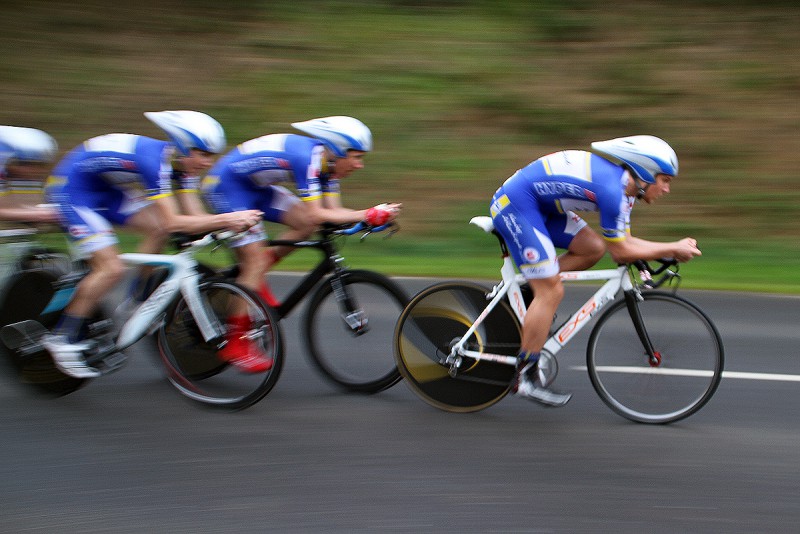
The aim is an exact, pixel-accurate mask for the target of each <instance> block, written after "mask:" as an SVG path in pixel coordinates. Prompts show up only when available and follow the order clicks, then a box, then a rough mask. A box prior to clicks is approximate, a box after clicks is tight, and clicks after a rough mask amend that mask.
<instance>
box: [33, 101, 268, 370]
mask: <svg viewBox="0 0 800 534" xmlns="http://www.w3.org/2000/svg"><path fill="white" fill-rule="evenodd" d="M145 116H146V117H147V118H148V119H149V120H150V121H152V122H154V123H155V124H156V125H157V126H158V127H160V128H161V129H162V130H164V132H166V134H167V135H168V136H169V138H170V139H171V142H166V141H160V140H158V139H152V138H149V137H144V136H140V135H133V134H119V133H118V134H107V135H101V136H99V137H94V138H92V139H89V140H88V141H85V142H84V143H83V144H82V145H80V146H78V147H77V148H75V149H73V150H72V151H71V152H70V153H69V154H67V155H66V156H65V157H64V159H63V160H61V162H60V163H59V164H58V165H57V166H56V168H55V170H54V171H53V175H52V176H51V177H50V179H49V180H48V186H47V195H48V198H49V199H51V200H52V201H53V202H55V203H56V204H57V205H58V208H59V212H60V219H61V224H62V226H63V228H64V229H65V231H66V232H67V234H68V235H69V237H70V238H71V239H72V241H73V242H74V244H75V245H76V246H77V249H78V251H79V253H80V254H81V255H82V256H84V257H86V258H87V259H88V264H89V269H90V272H89V274H88V275H87V276H86V277H85V278H83V280H81V282H80V283H79V284H78V286H77V289H76V292H75V294H74V296H73V297H72V300H71V301H70V303H69V304H68V305H67V307H66V308H65V312H64V314H63V316H62V318H61V319H60V321H59V323H58V324H57V325H56V327H55V328H54V331H53V333H52V335H48V336H46V337H45V339H44V340H43V344H44V346H45V348H47V350H48V351H49V352H50V354H51V355H52V357H53V360H54V362H55V364H56V366H57V367H58V368H59V369H60V370H61V371H63V372H64V373H65V374H67V375H70V376H74V377H78V378H88V377H93V376H97V375H99V374H100V372H99V371H98V370H97V369H95V368H93V367H91V366H89V365H88V364H87V363H86V358H85V355H86V353H87V351H90V350H92V348H93V347H94V343H93V342H92V341H91V340H87V339H85V338H86V336H87V332H86V329H87V327H86V324H87V318H88V317H90V316H91V314H92V312H93V311H94V310H95V309H96V307H97V305H98V303H99V300H100V298H101V296H102V295H104V294H105V293H106V292H108V291H110V290H111V289H112V288H113V287H114V286H115V285H116V284H117V283H118V282H119V281H120V279H121V278H122V277H123V275H124V272H125V269H124V265H123V264H122V261H121V260H120V259H119V257H118V254H119V250H118V246H117V243H118V241H117V237H116V235H115V233H114V231H113V229H112V224H118V225H122V226H125V227H126V228H129V229H131V230H134V231H136V232H138V233H140V234H142V235H143V239H142V241H141V242H140V243H139V250H140V251H141V252H149V253H158V252H160V250H161V248H162V247H163V245H164V243H165V241H166V239H167V237H168V235H169V234H170V233H172V232H186V233H200V232H205V231H209V230H215V229H222V228H229V229H232V230H234V231H244V230H246V229H247V228H249V227H250V226H253V225H254V224H256V223H257V222H258V221H259V220H260V218H261V213H260V212H259V211H256V210H247V211H241V212H236V213H224V214H219V215H209V214H204V215H193V214H183V213H180V212H179V210H178V207H177V202H176V200H175V197H174V195H173V192H172V189H171V178H172V175H173V173H174V172H176V171H177V172H178V173H179V174H181V175H182V176H184V177H185V178H186V179H187V180H191V179H192V177H195V176H197V175H198V174H200V173H202V172H204V171H206V170H208V169H209V168H210V167H211V165H212V164H213V162H214V158H215V154H219V153H221V152H222V151H223V150H224V149H225V132H224V131H223V129H222V126H221V125H220V124H219V123H218V122H217V121H216V120H214V119H213V118H211V117H209V116H208V115H206V114H204V113H200V112H197V111H185V110H182V111H160V112H148V113H145ZM233 363H235V364H238V363H239V362H238V361H233Z"/></svg>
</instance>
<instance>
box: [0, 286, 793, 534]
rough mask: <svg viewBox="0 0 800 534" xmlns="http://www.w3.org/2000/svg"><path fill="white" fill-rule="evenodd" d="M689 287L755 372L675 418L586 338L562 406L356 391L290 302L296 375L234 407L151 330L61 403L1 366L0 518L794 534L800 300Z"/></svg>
mask: <svg viewBox="0 0 800 534" xmlns="http://www.w3.org/2000/svg"><path fill="white" fill-rule="evenodd" d="M407 283H408V284H410V286H409V287H410V288H411V289H410V290H411V291H413V290H416V289H418V288H420V287H421V286H423V285H425V284H426V282H424V281H420V280H412V281H407ZM273 284H277V285H279V284H278V283H277V282H276V281H273ZM582 291H583V290H577V291H573V292H572V293H571V294H570V295H568V297H567V303H570V302H575V303H577V302H578V300H579V299H581V298H583V297H584V295H581V294H580V293H581V292H582ZM683 294H684V296H688V297H689V298H691V299H692V300H694V301H695V302H697V303H698V304H700V305H701V306H702V307H703V308H704V309H705V311H706V312H707V313H708V314H709V315H710V316H711V317H712V318H713V319H714V321H715V322H716V324H717V326H718V328H719V330H720V333H721V334H722V337H723V340H724V342H725V348H726V355H727V362H726V369H727V371H733V372H739V373H755V374H752V375H751V374H745V375H733V376H728V377H726V378H725V379H724V380H723V382H722V384H721V386H720V388H719V390H718V392H717V394H716V396H715V397H714V398H713V399H712V400H711V402H710V403H709V404H708V405H707V406H706V407H705V408H704V409H703V410H701V411H700V412H699V413H697V414H695V415H694V416H692V417H690V418H689V419H687V420H685V421H682V422H679V423H676V424H673V425H669V426H646V425H639V424H635V423H631V422H628V421H627V420H625V419H622V418H620V417H619V416H617V415H615V414H614V413H613V412H611V411H610V410H609V409H608V408H606V407H605V405H604V404H603V403H602V402H601V401H600V400H599V399H598V398H597V396H596V395H595V393H594V391H593V389H592V387H591V385H590V383H589V380H588V378H587V377H586V375H585V373H583V372H579V371H574V370H570V369H569V366H570V365H579V364H580V363H582V361H583V351H584V347H585V345H584V343H582V342H581V341H577V342H575V343H573V344H572V345H571V346H570V347H568V348H567V349H565V350H564V351H562V352H561V353H560V354H559V360H560V362H561V368H562V370H561V373H560V374H559V378H558V384H559V387H560V388H561V389H565V390H570V391H572V392H573V393H574V396H573V399H572V401H571V402H570V404H569V405H567V406H566V407H564V408H561V409H546V408H542V407H539V406H537V405H533V404H530V403H528V402H525V401H523V400H519V399H516V398H511V397H509V398H507V399H504V400H503V401H502V402H501V403H499V404H497V405H495V406H493V407H491V408H489V409H487V410H485V411H483V412H479V413H474V414H452V413H446V412H442V411H439V410H437V409H435V408H432V407H430V406H428V405H427V404H425V403H423V402H422V401H421V400H419V399H418V398H417V397H415V396H414V395H413V394H412V393H411V392H410V391H409V390H408V389H407V388H406V386H405V385H404V384H402V383H400V384H398V385H397V386H395V387H394V388H392V389H390V390H388V391H385V392H383V393H380V394H377V395H373V396H359V395H348V394H344V393H341V392H339V391H338V390H336V389H334V388H333V387H331V386H329V385H328V384H327V383H326V382H324V381H323V379H321V378H320V377H319V376H318V375H317V374H316V373H315V372H314V371H313V370H312V369H311V368H310V367H309V364H308V361H307V358H306V357H305V355H304V354H302V347H301V345H300V343H299V339H298V336H297V333H296V327H295V318H294V317H290V318H288V319H287V320H286V322H285V323H284V324H283V327H284V332H285V333H286V334H287V338H288V346H287V352H288V360H287V365H286V368H285V369H284V372H283V375H282V377H281V380H280V382H279V383H278V385H277V386H276V387H275V389H274V390H273V391H272V393H270V395H269V396H268V397H266V398H265V399H264V400H263V401H261V402H260V403H259V404H257V405H255V406H254V407H252V408H250V409H248V410H245V411H242V412H238V413H225V412H217V411H210V410H208V409H204V408H201V407H198V406H197V405H195V404H193V403H190V402H188V401H186V400H184V399H183V398H182V397H180V396H179V395H178V394H177V393H176V392H175V391H174V390H173V389H172V388H171V387H170V386H169V385H168V383H167V382H166V381H165V379H164V376H163V372H162V371H161V369H160V368H159V366H158V363H157V362H156V360H155V358H153V357H152V355H151V354H148V351H149V347H148V345H147V343H148V341H147V340H145V341H143V342H142V343H140V344H139V345H137V346H136V347H135V351H134V352H135V354H134V357H132V358H131V362H130V363H129V364H128V365H127V366H126V367H125V368H124V369H122V370H121V371H119V372H117V373H115V374H113V375H109V376H107V377H103V378H102V379H99V380H95V381H93V382H92V383H90V384H89V385H88V386H87V387H86V388H84V389H82V390H80V391H78V392H76V393H74V394H72V395H70V396H67V397H64V398H60V399H46V398H42V397H40V396H37V395H35V394H32V393H31V392H30V391H29V390H28V389H27V388H26V387H23V386H22V385H20V384H17V383H16V382H15V381H14V380H13V379H12V378H11V377H10V376H9V373H7V372H5V373H3V376H2V377H0V446H1V447H2V449H1V450H2V453H1V454H0V532H9V533H12V532H13V533H17V532H137V533H138V532H156V531H158V532H266V531H274V532H310V531H325V532H383V531H391V532H412V531H413V532H442V531H450V532H570V533H575V532H637V533H638V532H645V531H648V532H785V531H793V530H794V529H796V528H797V525H798V524H800V504H798V500H799V499H800V445H799V443H800V432H799V431H798V426H799V425H798V420H799V419H800V416H798V414H800V383H798V381H797V380H798V379H800V378H798V377H800V359H798V346H800V331H798V328H797V317H798V312H799V311H800V299H798V298H792V297H789V298H787V297H779V296H759V295H741V294H733V293H717V292H688V291H686V292H683ZM581 335H582V336H585V334H584V333H582V334H581ZM736 376H743V377H744V378H736Z"/></svg>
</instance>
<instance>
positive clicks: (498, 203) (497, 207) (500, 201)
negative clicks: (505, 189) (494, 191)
mask: <svg viewBox="0 0 800 534" xmlns="http://www.w3.org/2000/svg"><path fill="white" fill-rule="evenodd" d="M508 204H509V200H508V197H507V196H506V195H500V196H499V197H498V198H497V200H495V201H494V202H492V207H491V208H490V209H489V212H490V213H491V215H492V217H496V216H497V214H498V213H500V212H501V211H503V210H504V209H505V208H506V206H508Z"/></svg>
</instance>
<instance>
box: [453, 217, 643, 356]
mask: <svg viewBox="0 0 800 534" xmlns="http://www.w3.org/2000/svg"><path fill="white" fill-rule="evenodd" d="M470 223H471V224H474V225H476V226H478V227H480V228H481V229H482V230H484V231H485V232H486V233H491V232H492V230H493V229H494V223H493V222H492V219H491V218H490V217H486V216H482V217H473V218H472V219H471V220H470ZM500 274H501V276H502V280H501V281H500V282H499V283H498V284H497V285H495V286H494V288H493V289H492V291H491V292H490V293H489V294H488V295H487V296H486V298H487V299H489V304H488V305H487V306H486V308H485V309H484V310H483V311H482V312H481V314H480V315H479V316H478V318H477V319H476V320H475V322H474V323H473V324H472V326H471V327H470V328H469V330H467V332H466V333H465V334H464V335H463V336H462V337H461V339H460V340H459V341H458V342H457V343H456V344H455V345H454V346H453V348H452V350H451V351H450V355H449V356H448V357H447V360H446V362H445V363H447V364H450V365H456V366H458V365H460V360H461V358H462V357H465V356H466V357H468V358H472V359H475V360H488V361H493V362H498V363H505V364H508V365H516V364H517V357H516V356H508V355H503V354H492V353H487V352H480V351H473V350H467V349H466V348H464V345H465V344H466V343H467V340H468V339H469V338H470V337H471V336H472V334H474V333H475V331H476V330H477V329H478V327H479V326H480V325H481V323H483V321H484V320H485V319H486V317H487V316H488V315H489V314H490V313H491V312H492V310H494V308H495V307H496V306H497V304H498V303H499V302H500V301H501V300H503V299H504V298H506V297H507V298H508V302H509V304H510V305H511V309H512V310H513V311H514V315H515V316H516V317H517V320H518V321H519V323H520V324H522V322H523V321H524V318H525V312H526V310H527V308H526V306H525V302H524V300H523V298H522V292H521V290H520V284H527V282H526V280H525V277H524V276H522V274H520V273H518V272H517V270H516V268H515V266H514V262H513V260H512V259H511V257H510V256H508V255H506V256H505V257H504V258H503V266H502V268H501V269H500ZM561 280H562V281H563V282H583V281H603V280H605V281H606V283H605V284H603V285H602V286H601V287H600V288H599V289H598V290H597V291H596V292H595V293H594V294H593V295H592V296H591V297H590V298H589V300H587V301H586V303H585V304H584V305H583V306H581V307H580V309H578V311H576V312H575V313H573V314H572V315H571V316H570V318H569V319H567V321H566V322H565V323H564V324H563V325H562V326H561V327H560V328H559V329H558V330H557V331H556V332H555V333H554V334H553V335H552V336H550V338H549V339H548V340H547V342H546V343H545V344H544V350H546V351H547V352H549V353H550V354H551V355H553V356H555V355H556V354H557V353H558V352H559V351H560V350H561V349H562V348H563V347H565V346H566V345H567V343H569V341H570V340H571V339H572V338H573V337H574V336H575V335H576V334H577V333H578V332H580V331H581V330H582V329H583V327H584V326H586V325H587V324H588V323H589V322H590V321H591V319H592V318H593V317H594V316H595V315H597V314H598V313H599V312H600V310H602V309H603V308H604V307H605V306H606V305H608V304H609V303H611V302H613V301H614V300H615V298H616V296H617V294H618V293H619V291H620V290H622V291H630V290H632V289H634V285H633V281H632V280H631V275H630V273H629V271H628V267H627V266H625V265H621V266H619V267H617V268H616V269H597V270H590V271H566V272H562V273H561Z"/></svg>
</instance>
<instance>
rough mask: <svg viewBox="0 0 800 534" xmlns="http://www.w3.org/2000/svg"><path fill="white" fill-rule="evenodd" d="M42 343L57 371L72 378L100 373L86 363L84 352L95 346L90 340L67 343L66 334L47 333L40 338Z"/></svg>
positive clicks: (95, 375) (89, 376) (88, 376)
mask: <svg viewBox="0 0 800 534" xmlns="http://www.w3.org/2000/svg"><path fill="white" fill-rule="evenodd" d="M42 345H43V346H44V348H45V349H47V352H49V353H50V357H52V358H53V363H55V364H56V367H58V369H59V371H61V372H62V373H64V374H65V375H67V376H71V377H73V378H95V377H97V376H100V375H101V374H102V373H101V372H100V370H99V369H96V368H94V367H91V366H90V365H89V364H88V363H86V356H85V353H86V352H87V351H89V350H91V349H93V348H94V347H95V343H94V342H92V341H80V342H78V343H68V342H67V338H66V336H58V335H52V334H47V335H45V336H44V337H43V338H42Z"/></svg>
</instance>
